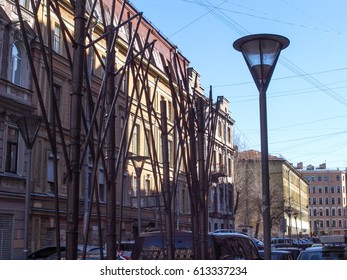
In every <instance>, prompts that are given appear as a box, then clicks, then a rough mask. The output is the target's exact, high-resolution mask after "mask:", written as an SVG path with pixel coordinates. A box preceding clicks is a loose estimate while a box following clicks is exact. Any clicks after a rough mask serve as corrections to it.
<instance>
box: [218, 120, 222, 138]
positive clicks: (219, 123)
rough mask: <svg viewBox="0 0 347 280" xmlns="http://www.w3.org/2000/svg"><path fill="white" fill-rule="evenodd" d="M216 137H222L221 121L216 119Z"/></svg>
mask: <svg viewBox="0 0 347 280" xmlns="http://www.w3.org/2000/svg"><path fill="white" fill-rule="evenodd" d="M218 137H222V122H221V121H218Z"/></svg>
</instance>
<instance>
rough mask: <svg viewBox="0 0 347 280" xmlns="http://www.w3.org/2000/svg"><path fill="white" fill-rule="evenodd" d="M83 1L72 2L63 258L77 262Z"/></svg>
mask: <svg viewBox="0 0 347 280" xmlns="http://www.w3.org/2000/svg"><path fill="white" fill-rule="evenodd" d="M85 9H86V1H85V0H82V1H75V15H76V16H75V22H74V28H75V30H74V35H75V44H74V45H73V47H74V52H73V69H72V85H71V107H72V108H73V110H72V111H71V131H70V137H71V143H70V147H71V160H70V163H71V170H70V175H69V185H68V198H67V204H68V205H67V231H66V258H67V259H68V260H74V259H77V246H78V224H79V223H78V215H79V184H80V155H81V150H80V149H81V120H82V97H83V92H82V88H83V73H84V51H85V38H86V26H85V23H86V18H85V12H86V10H85Z"/></svg>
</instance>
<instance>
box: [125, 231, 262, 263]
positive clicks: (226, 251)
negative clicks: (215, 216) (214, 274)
mask: <svg viewBox="0 0 347 280" xmlns="http://www.w3.org/2000/svg"><path fill="white" fill-rule="evenodd" d="M165 237H166V235H165V233H163V232H160V231H154V232H146V233H143V234H141V235H140V237H138V238H137V239H136V240H135V245H134V248H133V251H132V254H131V259H133V260H162V259H163V260H164V259H167V242H166V238H165ZM192 237H193V235H192V232H188V231H176V232H175V244H174V246H175V259H176V260H185V259H186V260H187V259H188V260H189V259H194V254H193V238H192ZM207 243H208V259H214V260H256V259H260V257H259V253H258V249H257V248H256V246H255V245H254V243H253V242H252V239H251V238H250V237H248V236H246V235H244V234H239V233H231V232H227V233H210V234H208V241H207Z"/></svg>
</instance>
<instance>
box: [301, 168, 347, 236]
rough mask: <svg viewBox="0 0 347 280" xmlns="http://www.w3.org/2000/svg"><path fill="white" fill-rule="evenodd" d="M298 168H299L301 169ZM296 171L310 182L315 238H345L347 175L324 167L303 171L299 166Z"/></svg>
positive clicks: (310, 206) (346, 229) (311, 211)
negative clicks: (332, 236)
mask: <svg viewBox="0 0 347 280" xmlns="http://www.w3.org/2000/svg"><path fill="white" fill-rule="evenodd" d="M300 167H301V168H300ZM299 168H300V169H299V171H300V172H301V173H302V174H303V175H304V176H305V177H306V179H307V181H308V182H309V190H310V194H309V210H310V228H311V231H312V234H313V235H315V236H321V235H327V234H328V235H338V234H345V233H346V231H347V212H346V195H347V193H346V171H344V170H338V169H329V168H327V167H326V164H322V165H320V166H318V167H314V166H312V165H309V166H307V167H306V168H304V167H303V165H302V164H301V165H299Z"/></svg>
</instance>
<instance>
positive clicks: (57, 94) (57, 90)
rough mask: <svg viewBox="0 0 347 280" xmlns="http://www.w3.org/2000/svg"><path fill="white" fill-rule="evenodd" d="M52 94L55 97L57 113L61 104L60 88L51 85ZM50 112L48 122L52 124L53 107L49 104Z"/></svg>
mask: <svg viewBox="0 0 347 280" xmlns="http://www.w3.org/2000/svg"><path fill="white" fill-rule="evenodd" d="M53 94H54V97H55V102H56V104H57V110H58V112H59V108H60V103H61V88H60V86H58V85H53ZM50 105H51V110H50V122H53V117H54V116H55V114H54V105H53V103H52V102H51V104H50Z"/></svg>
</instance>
